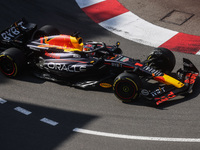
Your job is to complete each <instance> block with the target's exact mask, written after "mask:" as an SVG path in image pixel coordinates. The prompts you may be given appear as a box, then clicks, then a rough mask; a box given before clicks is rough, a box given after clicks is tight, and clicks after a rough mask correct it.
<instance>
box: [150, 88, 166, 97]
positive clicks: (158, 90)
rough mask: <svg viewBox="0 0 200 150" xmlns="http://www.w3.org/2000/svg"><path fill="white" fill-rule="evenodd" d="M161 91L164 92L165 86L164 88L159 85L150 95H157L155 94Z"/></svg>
mask: <svg viewBox="0 0 200 150" xmlns="http://www.w3.org/2000/svg"><path fill="white" fill-rule="evenodd" d="M163 92H165V88H164V87H159V88H158V89H156V90H155V91H153V92H151V95H152V96H153V97H155V96H157V95H159V94H161V93H163Z"/></svg>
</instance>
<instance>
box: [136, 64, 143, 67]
mask: <svg viewBox="0 0 200 150" xmlns="http://www.w3.org/2000/svg"><path fill="white" fill-rule="evenodd" d="M135 65H136V66H140V67H142V66H143V64H141V63H135Z"/></svg>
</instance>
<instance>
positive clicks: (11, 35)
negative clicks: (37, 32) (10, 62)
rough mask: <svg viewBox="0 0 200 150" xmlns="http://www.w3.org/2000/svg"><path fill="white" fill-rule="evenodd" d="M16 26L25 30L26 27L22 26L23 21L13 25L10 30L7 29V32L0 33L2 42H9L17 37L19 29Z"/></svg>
mask: <svg viewBox="0 0 200 150" xmlns="http://www.w3.org/2000/svg"><path fill="white" fill-rule="evenodd" d="M17 26H19V27H21V28H23V29H26V27H24V26H23V21H21V22H19V23H15V26H12V27H10V28H8V29H7V30H5V31H3V32H2V33H1V37H2V38H3V39H4V40H11V39H12V38H14V37H16V36H17V35H19V34H20V31H19V29H18V28H17Z"/></svg>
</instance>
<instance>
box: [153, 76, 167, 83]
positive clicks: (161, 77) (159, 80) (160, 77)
mask: <svg viewBox="0 0 200 150" xmlns="http://www.w3.org/2000/svg"><path fill="white" fill-rule="evenodd" d="M154 80H156V81H158V82H161V83H163V82H165V78H164V77H163V76H157V77H154Z"/></svg>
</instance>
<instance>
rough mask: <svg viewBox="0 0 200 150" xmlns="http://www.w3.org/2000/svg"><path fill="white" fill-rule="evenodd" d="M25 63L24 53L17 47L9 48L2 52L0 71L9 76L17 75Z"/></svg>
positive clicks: (0, 55)
mask: <svg viewBox="0 0 200 150" xmlns="http://www.w3.org/2000/svg"><path fill="white" fill-rule="evenodd" d="M24 64H25V55H24V53H23V52H22V51H21V50H19V49H17V48H14V47H12V48H9V49H7V50H5V51H3V52H2V53H1V54H0V71H1V72H2V73H3V74H4V75H5V76H7V77H15V76H16V75H18V73H19V72H20V71H21V70H22V68H23V67H24Z"/></svg>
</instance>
